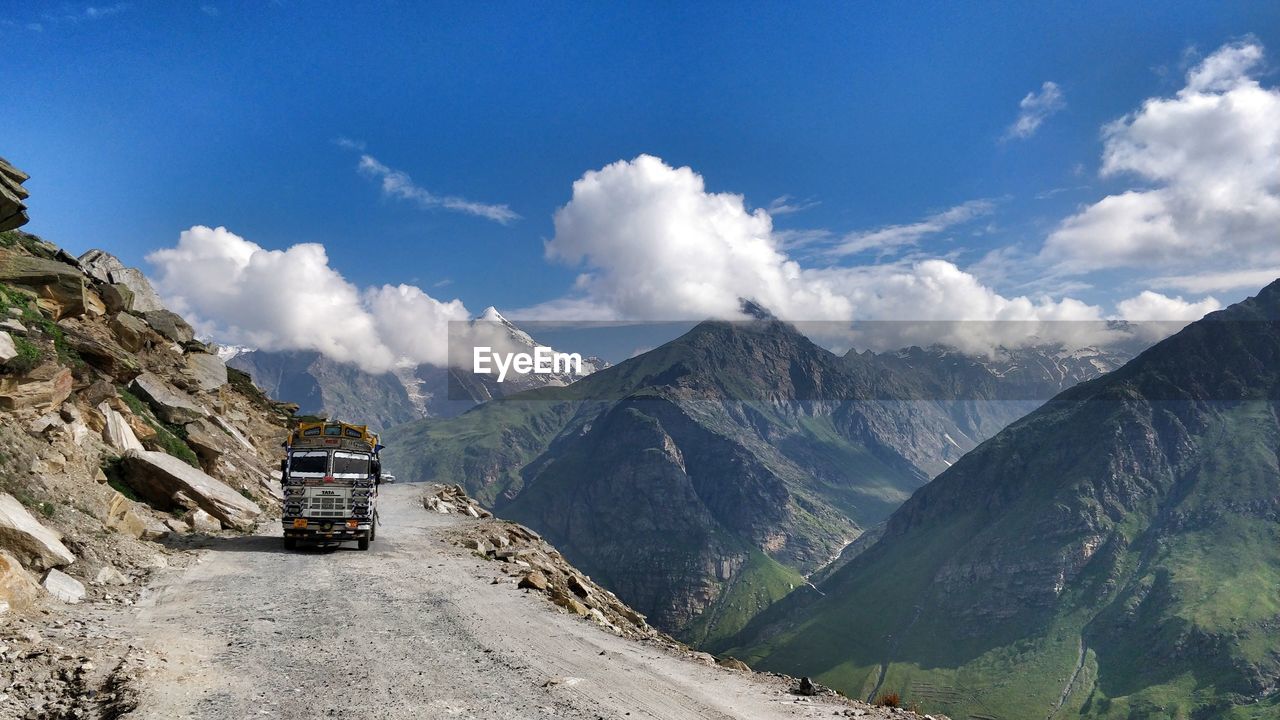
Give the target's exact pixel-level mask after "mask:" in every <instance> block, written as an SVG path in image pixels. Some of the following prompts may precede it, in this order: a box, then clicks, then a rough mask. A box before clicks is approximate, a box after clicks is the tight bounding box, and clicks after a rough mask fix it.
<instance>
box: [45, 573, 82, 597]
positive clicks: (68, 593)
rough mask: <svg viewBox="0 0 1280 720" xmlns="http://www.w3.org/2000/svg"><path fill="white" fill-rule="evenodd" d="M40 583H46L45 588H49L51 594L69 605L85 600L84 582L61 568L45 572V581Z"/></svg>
mask: <svg viewBox="0 0 1280 720" xmlns="http://www.w3.org/2000/svg"><path fill="white" fill-rule="evenodd" d="M40 584H41V585H44V589H45V590H48V591H49V594H50V595H52V596H54V597H56V598H58V599H59V600H61V601H62V602H64V603H67V604H69V605H75V604H77V603H79V602H81V601H82V600H84V595H85V590H84V583H82V582H80V581H79V580H77V579H75V578H73V577H71V576H70V575H68V574H66V573H64V572H62V571H61V570H57V569H51V570H49V572H47V573H45V574H44V581H42V582H41V583H40Z"/></svg>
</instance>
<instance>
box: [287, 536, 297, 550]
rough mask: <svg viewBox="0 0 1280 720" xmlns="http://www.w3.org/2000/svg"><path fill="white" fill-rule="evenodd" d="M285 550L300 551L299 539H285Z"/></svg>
mask: <svg viewBox="0 0 1280 720" xmlns="http://www.w3.org/2000/svg"><path fill="white" fill-rule="evenodd" d="M284 549H285V550H297V549H298V539H297V538H291V537H287V538H285V539H284Z"/></svg>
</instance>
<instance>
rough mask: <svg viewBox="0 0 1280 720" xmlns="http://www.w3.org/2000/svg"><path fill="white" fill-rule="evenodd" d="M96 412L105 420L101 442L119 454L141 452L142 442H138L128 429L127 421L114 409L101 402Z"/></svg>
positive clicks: (105, 402)
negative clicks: (132, 451) (131, 451)
mask: <svg viewBox="0 0 1280 720" xmlns="http://www.w3.org/2000/svg"><path fill="white" fill-rule="evenodd" d="M98 412H100V413H102V416H103V417H104V418H106V425H105V426H103V428H102V440H103V442H105V443H107V444H108V445H110V446H111V447H113V448H115V449H116V450H119V451H120V452H122V453H123V452H128V451H130V450H143V449H144V448H143V447H142V442H141V441H140V440H138V436H137V435H135V434H134V432H133V428H131V427H129V423H128V421H126V420H125V419H124V416H123V415H121V414H120V413H119V412H116V409H115V408H113V407H111V404H110V403H108V402H107V401H105V400H104V401H102V402H101V403H99V405H98Z"/></svg>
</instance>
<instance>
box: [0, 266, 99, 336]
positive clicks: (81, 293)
mask: <svg viewBox="0 0 1280 720" xmlns="http://www.w3.org/2000/svg"><path fill="white" fill-rule="evenodd" d="M0 281H2V282H5V283H8V284H10V285H19V286H21V287H25V288H29V289H30V290H32V291H33V292H35V295H36V306H37V307H39V308H40V309H42V310H45V311H47V312H48V313H49V314H50V315H52V316H53V319H54V320H59V319H61V318H64V317H74V316H77V315H82V314H84V312H85V288H84V275H82V274H81V273H80V271H79V270H77V269H76V268H74V267H72V266H70V265H68V264H66V263H61V262H58V261H57V260H48V259H46V258H38V257H31V256H29V255H18V254H15V253H0Z"/></svg>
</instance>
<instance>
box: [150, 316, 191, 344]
mask: <svg viewBox="0 0 1280 720" xmlns="http://www.w3.org/2000/svg"><path fill="white" fill-rule="evenodd" d="M142 319H143V320H146V321H147V324H148V325H150V326H151V327H152V329H153V330H155V331H156V332H158V333H160V334H161V335H163V336H165V337H167V338H169V339H170V340H172V341H174V342H176V343H178V344H179V345H181V344H182V343H185V342H191V341H192V340H195V339H196V331H195V330H192V329H191V326H190V325H188V324H187V321H186V320H183V319H182V316H181V315H178V314H177V313H171V312H169V311H168V310H164V309H161V310H149V311H147V312H144V313H142Z"/></svg>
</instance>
